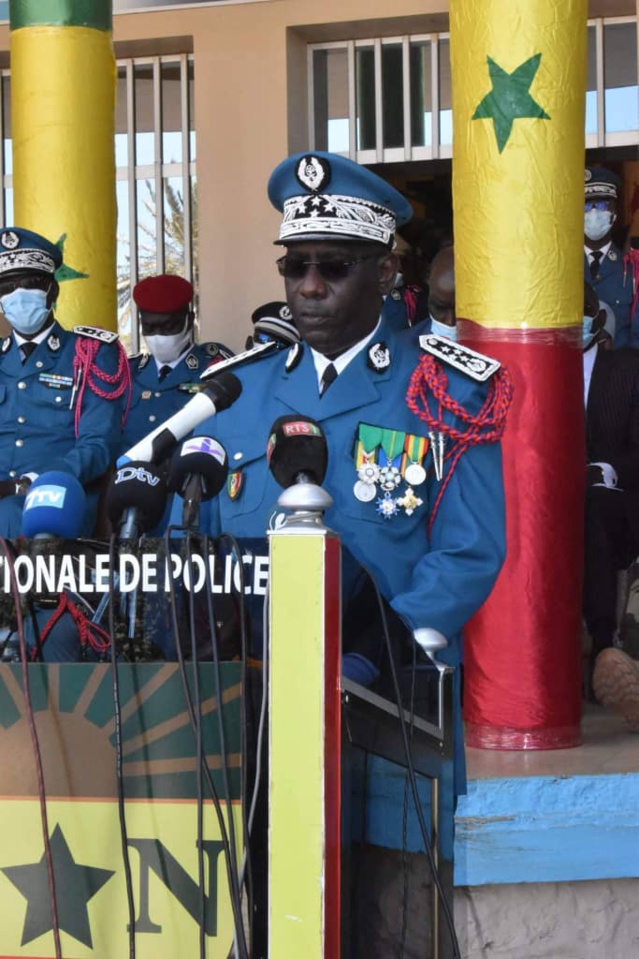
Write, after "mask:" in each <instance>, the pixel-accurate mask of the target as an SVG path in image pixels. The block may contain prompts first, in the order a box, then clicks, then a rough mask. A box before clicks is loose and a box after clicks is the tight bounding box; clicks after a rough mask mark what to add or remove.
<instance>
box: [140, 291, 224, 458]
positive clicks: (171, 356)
mask: <svg viewBox="0 0 639 959" xmlns="http://www.w3.org/2000/svg"><path fill="white" fill-rule="evenodd" d="M133 299H134V300H135V302H136V304H137V307H138V311H139V317H140V326H141V329H142V334H143V336H144V339H145V342H146V346H147V349H148V351H149V352H148V353H139V354H138V355H137V356H134V357H132V358H131V360H130V365H131V381H132V387H133V394H132V398H131V408H130V410H129V415H128V417H127V421H126V424H125V427H124V433H123V436H122V449H123V450H127V449H129V448H130V447H131V446H133V445H134V444H135V443H137V442H138V441H139V440H141V439H142V437H144V436H146V435H147V434H148V433H150V432H151V430H153V429H155V427H156V426H159V424H160V423H162V422H163V421H164V420H166V419H168V418H169V417H170V416H173V414H174V413H177V411H178V410H180V409H181V408H182V407H183V406H184V404H185V403H187V402H188V400H189V399H190V398H191V396H192V394H193V393H195V392H196V390H198V388H199V378H200V374H201V373H202V372H203V371H204V370H205V369H206V368H207V367H208V366H210V365H211V364H212V363H216V362H219V361H220V360H224V359H228V357H230V356H232V355H233V354H232V352H231V350H229V349H228V348H227V347H226V346H223V345H222V344H221V343H195V342H194V331H193V324H194V314H193V311H192V310H191V301H192V300H193V287H192V286H191V284H190V283H189V282H188V280H185V279H184V278H183V277H181V276H174V275H171V274H162V275H160V276H150V277H147V278H146V279H144V280H141V281H140V282H139V283H138V284H137V285H136V286H135V287H134V289H133Z"/></svg>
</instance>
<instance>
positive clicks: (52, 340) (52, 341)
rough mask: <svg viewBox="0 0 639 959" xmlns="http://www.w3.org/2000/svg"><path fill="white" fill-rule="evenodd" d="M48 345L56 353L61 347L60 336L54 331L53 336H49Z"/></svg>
mask: <svg viewBox="0 0 639 959" xmlns="http://www.w3.org/2000/svg"><path fill="white" fill-rule="evenodd" d="M47 346H48V347H49V349H50V350H52V351H53V352H54V353H57V352H58V350H59V349H60V337H59V336H56V335H55V333H52V334H51V336H49V337H48V338H47Z"/></svg>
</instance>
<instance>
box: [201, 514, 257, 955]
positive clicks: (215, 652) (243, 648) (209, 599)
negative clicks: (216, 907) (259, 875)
mask: <svg viewBox="0 0 639 959" xmlns="http://www.w3.org/2000/svg"><path fill="white" fill-rule="evenodd" d="M224 541H226V542H228V544H229V546H230V547H231V556H233V554H234V555H235V557H236V561H237V571H238V590H239V595H240V600H239V609H240V663H241V667H240V670H241V672H240V682H241V685H242V697H241V700H240V735H241V743H240V754H241V767H240V768H241V775H240V810H241V816H242V832H243V835H244V842H243V850H242V864H241V867H240V871H239V874H238V880H237V882H238V894H239V897H240V906H241V902H242V888H243V886H244V875H245V867H246V876H247V883H246V893H247V908H248V915H249V927H248V943H247V946H248V954H249V956H250V955H251V954H252V951H253V935H252V926H253V876H252V872H251V866H250V851H249V848H248V843H249V826H248V816H247V812H246V796H247V793H246V780H247V772H246V758H247V755H248V752H247V741H246V696H247V684H246V678H247V672H246V664H247V636H246V614H245V613H246V611H245V608H244V596H245V593H244V588H245V580H244V564H243V562H242V551H241V549H240V544H239V543H238V541H237V540H236V539H235V537H234V536H232V535H230V534H229V533H223V534H222V535H221V536H220V537H219V538H218V540H217V543H219V542H224ZM211 542H212V541H211V539H210V537H209V536H208V535H205V536H204V539H203V549H204V554H205V556H207V557H208V555H209V546H210V544H211ZM216 545H217V544H214V550H213V555H215V552H216ZM205 585H206V604H207V616H208V621H209V631H210V636H211V650H212V656H213V663H214V671H215V683H216V695H217V697H218V704H219V706H218V728H219V738H220V759H221V763H222V776H223V783H224V789H225V792H226V797H227V815H228V819H229V836H230V840H231V855H232V856H233V862H234V863H237V861H238V858H237V843H236V838H235V822H234V819H233V803H232V800H231V788H230V783H229V778H228V760H227V751H226V730H225V728H224V713H223V710H222V689H221V687H222V683H221V676H220V659H219V646H218V641H217V640H218V637H217V628H216V620H215V615H214V612H215V611H214V608H213V581H212V579H211V567H210V564H209V563H205ZM231 588H232V580H231ZM234 945H236V943H234Z"/></svg>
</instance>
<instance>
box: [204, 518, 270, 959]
mask: <svg viewBox="0 0 639 959" xmlns="http://www.w3.org/2000/svg"><path fill="white" fill-rule="evenodd" d="M217 542H218V543H224V542H227V543H228V544H229V546H230V548H231V557H232V556H235V558H236V562H237V571H238V591H239V594H240V602H239V611H240V661H241V664H242V666H241V683H242V701H241V705H240V724H241V737H242V741H241V786H240V808H241V814H242V832H243V835H244V843H243V846H244V848H243V850H242V862H241V865H240V873H239V888H240V892H241V891H242V888H243V887H245V888H246V899H247V911H248V916H249V955H251V954H252V950H253V917H254V908H255V903H254V890H253V866H252V858H251V842H250V840H251V832H252V829H253V820H254V817H255V806H256V802H257V791H258V786H259V779H260V773H261V750H262V738H260V734H259V731H258V738H257V741H256V750H257V752H256V783H255V786H254V790H253V792H252V794H251V802H250V808H249V801H248V797H249V790H248V753H249V748H248V747H249V744H248V738H247V729H248V714H247V708H246V704H247V698H248V656H249V653H248V636H247V625H246V604H245V600H244V597H245V595H246V593H245V579H244V563H243V562H242V550H241V547H240V544H239V542H238V540H237V539H236V538H235V536H232V535H231V534H230V533H222V534H221V535H220V536H219V537H218V540H217ZM231 583H232V580H231ZM211 594H212V590H211ZM267 608H268V607H267V603H266V598H265V602H264V610H266V609H267ZM263 617H265V619H266V623H267V622H268V617H267V615H265V611H264V612H263ZM266 623H265V622H264V620H263V624H262V628H263V631H262V635H263V636H264V637H265V636H266V628H267V626H266ZM262 660H263V669H262V700H261V703H262V705H261V706H260V718H261V728H262V731H263V725H264V722H265V719H264V708H263V706H264V703H265V696H264V669H265V668H266V666H265V660H264V656H263V657H262Z"/></svg>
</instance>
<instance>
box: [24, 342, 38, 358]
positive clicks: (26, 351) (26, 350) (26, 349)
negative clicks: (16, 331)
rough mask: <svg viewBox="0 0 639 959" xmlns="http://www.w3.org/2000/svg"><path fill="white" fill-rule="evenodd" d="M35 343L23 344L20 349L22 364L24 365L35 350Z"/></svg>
mask: <svg viewBox="0 0 639 959" xmlns="http://www.w3.org/2000/svg"><path fill="white" fill-rule="evenodd" d="M37 345H38V344H37V343H31V342H29V341H28V340H27V342H26V343H23V344H22V346H21V347H20V349H21V350H22V362H23V363H26V362H27V360H28V359H29V357H30V356H31V354H32V353H33V351H34V350H35V348H36V346H37Z"/></svg>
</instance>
